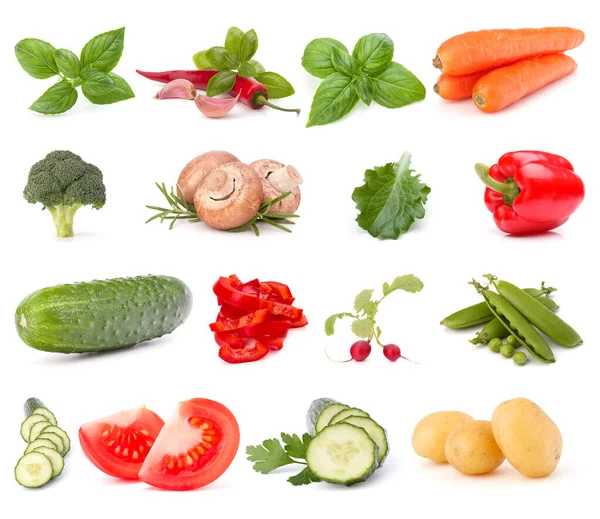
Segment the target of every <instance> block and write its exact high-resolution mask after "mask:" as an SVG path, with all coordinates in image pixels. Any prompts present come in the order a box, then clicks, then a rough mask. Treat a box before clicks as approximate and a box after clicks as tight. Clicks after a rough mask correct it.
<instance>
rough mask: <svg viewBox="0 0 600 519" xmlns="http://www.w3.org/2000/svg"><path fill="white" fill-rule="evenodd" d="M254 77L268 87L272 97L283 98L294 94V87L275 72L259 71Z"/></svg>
mask: <svg viewBox="0 0 600 519" xmlns="http://www.w3.org/2000/svg"><path fill="white" fill-rule="evenodd" d="M254 79H256V81H258V82H259V83H261V84H262V85H263V86H265V87H266V89H267V93H268V94H269V98H270V99H282V98H284V97H289V96H291V95H293V94H294V87H293V86H292V85H291V84H290V83H289V82H288V80H287V79H285V78H284V77H283V76H280V75H279V74H277V73H275V72H259V73H258V74H255V75H254Z"/></svg>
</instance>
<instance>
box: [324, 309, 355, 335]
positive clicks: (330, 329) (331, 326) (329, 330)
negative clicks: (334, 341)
mask: <svg viewBox="0 0 600 519" xmlns="http://www.w3.org/2000/svg"><path fill="white" fill-rule="evenodd" d="M344 317H354V314H350V313H348V312H343V313H341V314H333V315H332V316H330V317H328V318H327V320H326V321H325V335H327V336H329V335H333V334H334V332H335V322H336V321H337V320H338V319H343V318H344Z"/></svg>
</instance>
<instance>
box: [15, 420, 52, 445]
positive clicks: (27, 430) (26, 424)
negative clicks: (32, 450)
mask: <svg viewBox="0 0 600 519" xmlns="http://www.w3.org/2000/svg"><path fill="white" fill-rule="evenodd" d="M40 422H41V423H42V424H45V425H46V426H49V425H50V422H48V420H46V417H45V416H42V415H32V416H29V417H27V418H26V419H25V420H24V421H23V423H22V424H21V438H23V440H24V441H26V442H29V441H32V440H35V438H32V439H31V440H30V437H31V429H32V428H33V426H34V425H36V424H37V423H40ZM36 437H37V435H36Z"/></svg>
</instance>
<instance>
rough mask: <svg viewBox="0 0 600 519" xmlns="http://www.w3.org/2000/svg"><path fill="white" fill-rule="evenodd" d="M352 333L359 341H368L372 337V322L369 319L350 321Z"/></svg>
mask: <svg viewBox="0 0 600 519" xmlns="http://www.w3.org/2000/svg"><path fill="white" fill-rule="evenodd" d="M352 333H353V334H354V335H356V336H357V337H360V338H361V339H369V338H370V337H371V335H373V321H372V320H371V319H357V320H356V321H352Z"/></svg>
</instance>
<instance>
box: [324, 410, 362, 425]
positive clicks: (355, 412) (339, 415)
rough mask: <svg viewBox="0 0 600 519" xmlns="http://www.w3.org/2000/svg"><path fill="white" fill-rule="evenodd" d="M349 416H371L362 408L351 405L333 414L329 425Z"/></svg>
mask: <svg viewBox="0 0 600 519" xmlns="http://www.w3.org/2000/svg"><path fill="white" fill-rule="evenodd" d="M349 416H364V417H366V418H369V413H367V412H365V411H363V410H362V409H359V408H358V407H349V408H348V409H342V410H341V411H340V412H339V413H337V414H336V415H335V416H333V417H332V418H331V420H329V424H328V425H334V424H336V423H338V422H341V421H342V420H345V419H346V418H348V417H349Z"/></svg>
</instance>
